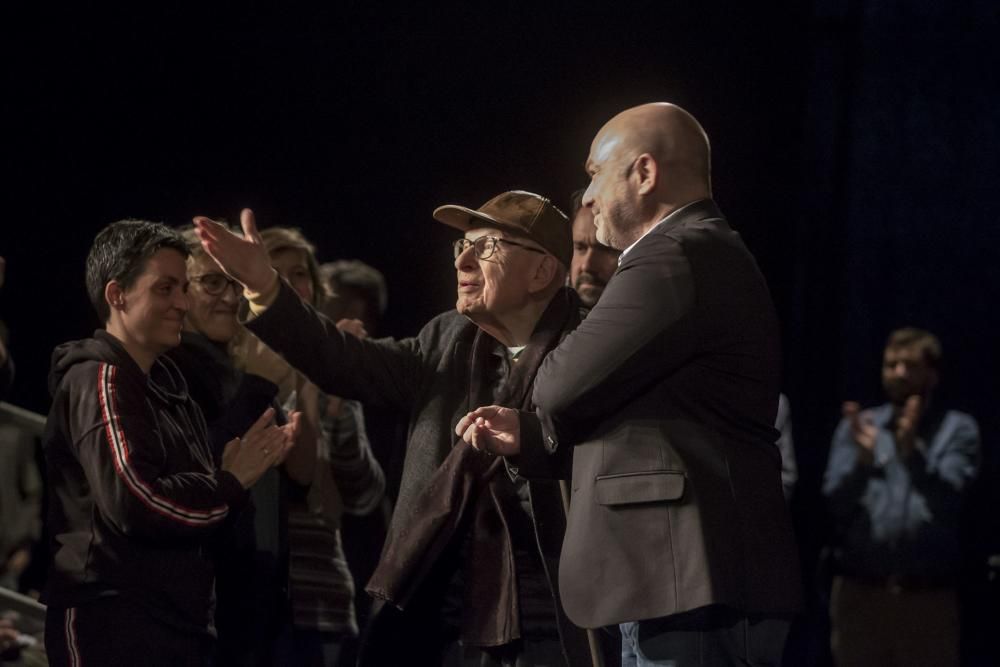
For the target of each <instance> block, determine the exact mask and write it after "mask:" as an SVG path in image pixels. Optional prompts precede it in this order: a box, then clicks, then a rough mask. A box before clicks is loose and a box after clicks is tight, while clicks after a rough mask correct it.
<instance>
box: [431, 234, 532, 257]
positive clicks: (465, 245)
mask: <svg viewBox="0 0 1000 667" xmlns="http://www.w3.org/2000/svg"><path fill="white" fill-rule="evenodd" d="M480 240H483V245H486V242H488V241H492V249H491V250H490V251H489V253H487V254H485V255H481V254H479V250H477V249H476V244H477V243H479V242H480ZM497 243H506V244H508V245H516V246H517V247H519V248H524V249H525V250H530V251H531V252H537V253H541V254H543V255H547V254H548V251H547V250H542V249H541V248H535V247H533V246H530V245H526V244H524V243H518V242H517V241H511V240H510V239H502V238H500V237H499V236H491V235H489V234H485V235H483V236H480V237H478V238H476V239H474V240H471V241H470V240H469V239H467V238H460V239H455V241H454V242H453V243H452V244H451V247H452V251H453V252H454V253H455V259H458V258H459V257H461V255H462V253H463V252H465V251H466V250H468V249H469V248H470V247H471V248H472V252H473V253H474V254H475V255H476V259H489V258H490V257H492V256H493V253H495V252H496V251H497Z"/></svg>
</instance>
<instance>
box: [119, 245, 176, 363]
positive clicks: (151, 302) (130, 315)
mask: <svg viewBox="0 0 1000 667" xmlns="http://www.w3.org/2000/svg"><path fill="white" fill-rule="evenodd" d="M187 291H188V280H187V266H186V264H185V260H184V256H183V255H181V254H180V253H179V252H177V251H176V250H174V249H173V248H160V249H159V250H157V251H156V252H155V253H154V254H153V256H152V257H150V258H149V259H148V260H147V261H146V266H145V268H144V269H143V272H142V273H141V274H140V275H139V277H138V278H137V279H136V281H135V282H134V283H133V284H132V286H131V287H129V288H128V289H127V290H125V291H124V292H123V293H122V297H121V298H122V307H121V308H119V311H120V312H121V322H122V327H123V328H124V330H125V331H126V332H127V334H128V336H129V338H130V339H131V340H132V341H134V342H135V343H136V344H138V345H140V346H142V348H143V349H145V350H147V351H148V352H151V353H152V354H154V355H158V354H161V353H163V352H165V351H166V350H169V349H170V348H172V347H176V346H177V345H179V344H180V342H181V329H182V328H183V326H184V314H185V313H186V312H187V310H188V298H187Z"/></svg>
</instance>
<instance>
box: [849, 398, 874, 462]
mask: <svg viewBox="0 0 1000 667" xmlns="http://www.w3.org/2000/svg"><path fill="white" fill-rule="evenodd" d="M841 414H843V415H844V419H847V420H848V421H849V422H850V425H851V437H852V438H854V443H855V444H856V445H857V446H858V448H859V450H860V452H861V456H862V460H863V461H865V462H867V463H868V464H871V462H872V461H873V460H874V454H875V440H876V439H877V438H878V427H877V426H875V424H873V423H872V421H871V419H870V418H868V417H867V416H866V417H862V416H861V406H860V405H858V404H857V403H856V402H855V401H846V402H845V403H844V405H843V407H842V408H841Z"/></svg>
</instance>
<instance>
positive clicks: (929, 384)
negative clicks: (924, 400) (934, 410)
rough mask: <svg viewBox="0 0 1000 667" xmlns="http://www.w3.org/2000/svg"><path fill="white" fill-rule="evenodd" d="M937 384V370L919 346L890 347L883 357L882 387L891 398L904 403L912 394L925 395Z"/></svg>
mask: <svg viewBox="0 0 1000 667" xmlns="http://www.w3.org/2000/svg"><path fill="white" fill-rule="evenodd" d="M935 384H937V371H936V370H934V368H932V367H931V366H930V365H929V364H928V363H927V360H926V359H925V358H924V355H923V352H922V351H921V349H920V348H919V347H915V346H911V347H889V348H886V350H885V355H884V356H883V359H882V387H883V388H884V389H885V393H886V395H887V396H888V397H889V400H890V401H892V403H894V404H895V405H902V404H903V403H905V402H906V399H907V398H909V397H910V396H924V395H926V394H927V392H928V391H930V389H931V388H933V387H934V385H935Z"/></svg>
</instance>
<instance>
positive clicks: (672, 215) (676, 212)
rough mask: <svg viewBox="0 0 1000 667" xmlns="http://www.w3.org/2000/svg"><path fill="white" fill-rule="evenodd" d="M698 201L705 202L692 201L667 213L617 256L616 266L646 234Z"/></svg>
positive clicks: (619, 264)
mask: <svg viewBox="0 0 1000 667" xmlns="http://www.w3.org/2000/svg"><path fill="white" fill-rule="evenodd" d="M700 201H705V200H704V199H699V200H697V201H693V202H690V203H688V204H684V206H681V207H680V208H678V209H676V210H674V211H671V212H670V213H669V214H668V215H667V217H665V218H663V219H662V220H660V221H659V222H658V223H656V224H655V225H653V226H652V227H650V228H649V229H647V230H646V231H645V233H643V235H642V236H640V237H639V238H637V239H636V240H635V243H633V244H632V245H630V246H629V247H627V248H625V249H624V250H622V254H620V255H618V266H621V265H622V262H623V261H624V260H625V256H626V255H627V254H628V253H629V251H630V250H632V248H634V247H635V246H636V244H637V243H639V241H641V240H643V239H644V238H646V235H647V234H651V233H652V232H653V230H655V229H657V228H659V227H661V226H663V225H664V224H666V223H667V222H669V221H670V220H671V218H674V217H676V216H677V215H679V214H680V212H681V211H683V210H684V209H686V208H687V207H689V206H693V205H695V204H697V203H698V202H700Z"/></svg>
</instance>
